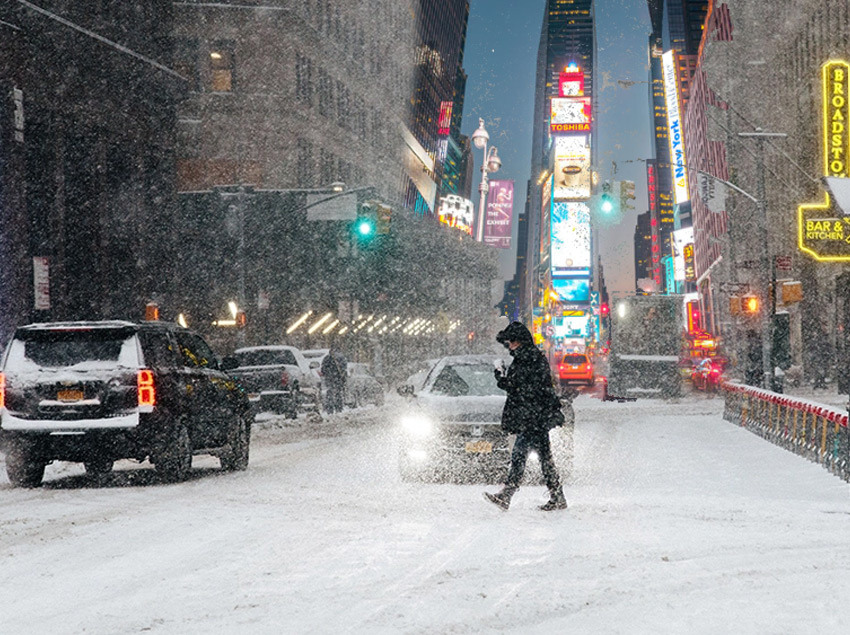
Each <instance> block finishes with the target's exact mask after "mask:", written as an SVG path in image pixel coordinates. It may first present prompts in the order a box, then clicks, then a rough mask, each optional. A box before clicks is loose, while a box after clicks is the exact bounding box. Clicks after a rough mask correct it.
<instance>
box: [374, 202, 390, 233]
mask: <svg viewBox="0 0 850 635" xmlns="http://www.w3.org/2000/svg"><path fill="white" fill-rule="evenodd" d="M392 220H393V208H392V207H390V206H389V205H378V212H377V223H376V225H375V231H376V233H378V234H379V235H381V236H386V235H387V234H389V233H390V223H392Z"/></svg>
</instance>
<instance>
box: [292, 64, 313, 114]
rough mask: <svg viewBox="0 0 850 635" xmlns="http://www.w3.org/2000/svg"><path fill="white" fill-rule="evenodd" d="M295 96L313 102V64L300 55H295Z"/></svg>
mask: <svg viewBox="0 0 850 635" xmlns="http://www.w3.org/2000/svg"><path fill="white" fill-rule="evenodd" d="M295 96H296V97H297V98H298V99H299V100H301V101H303V102H307V103H312V102H313V62H312V61H311V60H310V59H308V58H307V57H305V56H303V55H301V54H300V53H297V54H296V55H295Z"/></svg>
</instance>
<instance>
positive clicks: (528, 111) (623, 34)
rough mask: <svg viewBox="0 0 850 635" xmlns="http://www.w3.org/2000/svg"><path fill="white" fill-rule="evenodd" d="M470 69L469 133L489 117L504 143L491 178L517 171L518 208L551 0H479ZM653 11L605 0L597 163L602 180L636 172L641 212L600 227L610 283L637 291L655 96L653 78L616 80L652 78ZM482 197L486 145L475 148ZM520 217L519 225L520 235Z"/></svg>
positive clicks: (509, 262) (600, 20)
mask: <svg viewBox="0 0 850 635" xmlns="http://www.w3.org/2000/svg"><path fill="white" fill-rule="evenodd" d="M470 5H471V6H470V17H469V31H468V34H467V42H466V52H465V55H464V68H465V69H466V72H467V74H468V75H469V80H468V83H467V88H466V104H465V107H464V118H463V127H462V130H463V133H464V134H472V132H473V131H474V130H475V128H476V127H477V125H478V118H479V117H484V119H485V125H486V127H487V131H488V132H489V133H490V138H491V142H492V143H494V144H495V145H496V146H497V147H498V148H499V156H500V157H501V158H502V169H501V171H500V172H499V173H497V174H496V175H494V176H493V177H492V178H506V179H514V180H515V181H516V189H517V192H516V196H515V200H516V203H515V209H514V216H515V217H516V215H517V214H519V212H520V211H522V208H523V206H524V204H525V190H526V182H527V181H528V178H529V170H530V163H531V130H532V113H533V108H534V82H535V65H536V60H537V47H538V45H539V42H540V28H541V26H542V23H543V11H544V8H545V5H546V2H545V0H471V1H470ZM649 30H650V27H649V13H648V10H647V6H646V0H596V37H597V47H598V60H597V69H598V73H599V74H598V80H597V90H598V92H599V112H598V113H596V134H595V138H594V143H596V144H597V148H598V149H599V152H598V155H597V156H598V165H597V166H596V169H597V170H598V171H599V172H600V177H601V178H603V179H606V178H612V171H613V166H612V161H616V162H617V164H618V166H617V167H618V171H617V175H616V177H614V178H617V179H628V180H631V181H635V183H636V190H637V195H638V199H637V201H636V207H637V211H636V212H631V213H630V214H628V215H627V216H626V217H624V218H622V219H620V220H619V222H617V223H612V224H609V225H606V226H604V227H602V228H601V230H600V232H599V240H600V249H601V252H602V262H603V265H604V266H605V275H606V279H607V281H608V287H609V291H613V292H623V293H633V292H634V265H633V261H634V258H633V255H632V254H633V237H634V225H635V216H636V213H637V212H643V211H645V210H646V172H645V166H644V164H643V163H641V162H633V163H627V161H633V160H634V159H644V158H647V157H649V156H650V152H651V149H650V148H651V146H650V122H649V96H648V91H647V88H648V87H647V85H646V84H637V85H635V86H633V87H631V88H628V89H624V88H621V87H619V86H618V84H617V80H618V79H623V80H631V81H643V82H645V81H646V79H647V73H648V70H647V69H648V62H647V56H648V53H647V38H648V36H649ZM474 152H475V162H476V174H475V180H474V187H473V196H474V198H475V199H476V202H477V196H478V194H477V188H478V183H479V179H480V172H479V171H478V170H480V165H481V159H482V152H481V150H474ZM515 239H516V225H514V242H515ZM514 258H515V252H514V251H513V250H511V253H510V254H508V253H507V252H506V253H505V254H504V256H503V258H502V261H503V262H502V274H503V275H504V277H505V278H510V277H511V276H512V275H513V271H514Z"/></svg>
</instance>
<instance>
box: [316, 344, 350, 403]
mask: <svg viewBox="0 0 850 635" xmlns="http://www.w3.org/2000/svg"><path fill="white" fill-rule="evenodd" d="M321 370H322V381H323V382H324V383H325V389H326V390H327V403H326V405H325V409H326V410H327V411H328V412H329V413H334V412H341V411H342V404H343V397H344V396H345V382H346V380H347V379H348V361H347V360H346V359H345V356H344V355H343V354H342V351H340V350H339V349H338V348H337V347H336V345H334V344H331V348H330V350H329V351H328V354H327V355H325V358H324V359H323V360H322V367H321Z"/></svg>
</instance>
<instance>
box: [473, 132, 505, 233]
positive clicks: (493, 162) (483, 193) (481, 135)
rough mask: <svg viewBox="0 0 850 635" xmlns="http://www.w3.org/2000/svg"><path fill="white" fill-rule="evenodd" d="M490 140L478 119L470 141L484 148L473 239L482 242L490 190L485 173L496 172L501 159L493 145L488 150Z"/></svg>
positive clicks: (477, 146)
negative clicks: (476, 220) (476, 219)
mask: <svg viewBox="0 0 850 635" xmlns="http://www.w3.org/2000/svg"><path fill="white" fill-rule="evenodd" d="M489 140H490V135H489V134H488V133H487V130H486V129H485V128H484V120H483V119H480V118H479V119H478V129H477V130H476V131H475V132H473V133H472V143H473V145H475V147H476V148H478V149H479V150H484V161H483V163H482V164H481V184H480V185H479V186H478V192H479V197H478V227H477V228H476V232H475V239H476V240H477V241H478V242H484V225H485V221H486V219H485V214H486V206H487V193H488V192H489V191H490V184H489V183H488V182H487V175H488V174H490V173H492V172H498V171H499V168H501V167H502V160H501V159H500V158H499V151H498V150H497V149H496V147H495V146H492V147H491V148H490V149H489V150H488V148H487V142H488V141H489Z"/></svg>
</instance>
